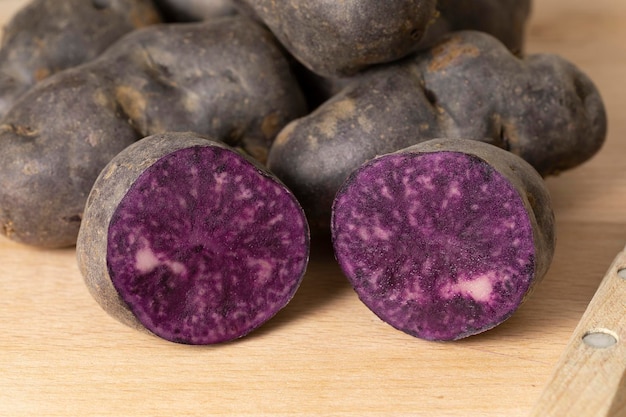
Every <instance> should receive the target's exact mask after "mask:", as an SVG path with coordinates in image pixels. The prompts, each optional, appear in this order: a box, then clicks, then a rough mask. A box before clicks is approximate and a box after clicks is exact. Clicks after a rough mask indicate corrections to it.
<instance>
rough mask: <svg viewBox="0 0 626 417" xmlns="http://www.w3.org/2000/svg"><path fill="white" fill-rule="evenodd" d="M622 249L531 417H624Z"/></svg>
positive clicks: (625, 258)
mask: <svg viewBox="0 0 626 417" xmlns="http://www.w3.org/2000/svg"><path fill="white" fill-rule="evenodd" d="M625 371H626V248H625V249H624V250H622V252H620V253H619V254H618V255H617V256H616V258H615V259H614V260H613V263H612V264H611V267H610V268H609V270H608V271H607V273H606V275H605V276H604V278H603V279H602V282H601V283H600V286H599V287H598V289H597V291H596V293H595V295H594V296H593V298H592V300H591V302H590V303H589V305H588V306H587V309H586V310H585V313H584V314H583V316H582V318H581V320H580V322H579V323H578V325H577V326H576V329H575V331H574V334H573V335H572V337H571V339H570V340H569V342H568V344H567V347H566V349H565V351H564V352H563V354H562V356H561V358H560V359H559V362H558V364H557V366H556V368H555V370H554V372H553V374H552V376H551V377H550V379H549V381H548V383H547V385H546V387H545V388H544V390H543V392H542V393H541V396H540V397H539V400H538V401H537V403H536V404H535V407H534V408H533V410H532V413H531V417H564V416H576V417H618V416H626V376H625Z"/></svg>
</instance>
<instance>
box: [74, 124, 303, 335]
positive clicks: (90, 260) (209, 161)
mask: <svg viewBox="0 0 626 417" xmlns="http://www.w3.org/2000/svg"><path fill="white" fill-rule="evenodd" d="M76 248H77V258H78V264H79V268H80V270H81V273H82V274H83V276H84V278H85V282H86V284H87V286H88V288H89V290H90V292H91V293H92V295H93V296H94V298H95V299H96V300H97V301H98V303H99V304H100V305H101V306H102V307H103V308H104V310H105V311H107V312H108V313H109V314H110V315H111V316H113V317H115V318H116V319H118V320H120V321H121V322H123V323H125V324H128V325H130V326H132V327H134V328H137V329H142V330H147V331H148V332H150V333H153V334H154V335H156V336H159V337H161V338H163V339H165V340H169V341H172V342H177V343H184V344H198V345H206V344H215V343H221V342H226V341H231V340H234V339H237V338H240V337H242V336H244V335H246V334H248V333H249V332H250V331H252V330H254V329H256V328H257V327H259V326H260V325H262V324H263V323H265V322H266V321H267V320H269V319H270V318H271V317H272V316H274V314H276V313H277V312H278V311H279V310H280V309H282V308H283V307H284V306H285V305H286V304H287V303H288V302H289V300H290V299H291V298H292V297H293V295H294V293H295V291H296V290H297V288H298V287H299V285H300V282H301V280H302V277H303V275H304V272H305V270H306V266H307V262H308V255H309V234H308V226H307V223H306V220H305V217H304V212H303V211H302V209H301V208H300V206H299V204H298V202H297V201H296V199H295V197H293V195H292V194H291V193H290V192H289V191H288V190H287V188H286V187H285V186H284V185H283V184H282V183H280V182H279V181H278V180H276V179H275V178H274V177H273V176H272V175H271V174H269V173H268V171H267V170H265V169H264V168H263V167H262V166H261V165H260V164H258V163H256V162H253V160H252V159H250V158H248V157H245V156H244V155H242V154H241V153H239V152H238V151H236V150H234V149H232V148H230V147H228V146H227V145H223V144H220V143H218V142H215V141H211V140H208V139H207V138H205V137H201V136H198V135H196V134H191V133H166V134H160V135H154V136H150V137H148V138H145V139H142V140H140V141H138V142H136V143H135V144H133V145H131V146H129V147H128V148H126V149H125V150H124V151H122V152H121V153H120V154H119V155H117V156H116V157H115V158H114V159H113V160H112V161H111V162H110V163H109V164H108V165H107V167H105V169H104V170H103V171H102V174H101V175H100V176H99V177H98V179H97V180H96V182H95V184H94V187H93V190H92V192H91V194H90V196H89V200H88V202H87V206H86V209H85V217H84V219H83V223H82V225H81V229H80V233H79V237H78V242H77V247H76Z"/></svg>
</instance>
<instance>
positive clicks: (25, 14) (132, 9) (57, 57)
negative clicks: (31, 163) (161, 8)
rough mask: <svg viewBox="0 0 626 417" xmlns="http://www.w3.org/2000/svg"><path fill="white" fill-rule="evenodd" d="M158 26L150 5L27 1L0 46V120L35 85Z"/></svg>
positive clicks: (125, 0) (116, 0)
mask: <svg viewBox="0 0 626 417" xmlns="http://www.w3.org/2000/svg"><path fill="white" fill-rule="evenodd" d="M160 21H161V17H160V15H159V13H158V11H157V9H156V8H155V7H154V5H153V3H152V1H150V0H64V1H59V0H31V1H30V2H29V3H27V4H26V5H25V6H24V7H23V8H22V9H21V10H19V11H18V12H17V14H16V15H15V16H14V17H13V18H12V19H11V20H10V21H9V22H8V23H7V25H6V26H5V28H4V32H3V35H2V45H1V46H0V118H1V117H2V116H3V115H4V114H6V112H7V111H8V109H9V108H10V107H11V106H12V105H13V103H14V102H15V101H16V100H17V98H18V97H20V96H21V95H22V94H24V93H25V92H26V91H28V90H29V89H30V88H31V87H32V86H33V85H35V84H36V83H37V82H39V81H41V80H42V79H44V78H46V77H49V76H50V75H52V74H54V73H57V72H59V71H61V70H64V69H66V68H71V67H75V66H77V65H80V64H82V63H84V62H87V61H90V60H92V59H94V58H95V57H97V56H98V55H100V54H101V53H102V52H103V51H104V50H105V49H106V48H108V47H109V46H111V45H112V44H113V43H114V42H115V41H117V40H118V39H119V38H121V37H122V36H123V35H125V34H127V33H129V32H131V31H133V30H135V29H138V28H141V27H144V26H148V25H152V24H155V23H158V22H160Z"/></svg>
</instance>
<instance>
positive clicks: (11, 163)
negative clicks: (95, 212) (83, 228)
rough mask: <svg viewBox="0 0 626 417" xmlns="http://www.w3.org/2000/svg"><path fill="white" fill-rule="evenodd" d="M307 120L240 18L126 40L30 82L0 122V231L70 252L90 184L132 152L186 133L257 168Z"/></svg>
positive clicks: (274, 51)
mask: <svg viewBox="0 0 626 417" xmlns="http://www.w3.org/2000/svg"><path fill="white" fill-rule="evenodd" d="M251 63H253V64H254V65H251ZM305 112H306V105H305V102H304V98H303V95H302V93H301V92H300V90H299V85H298V83H297V81H296V79H295V77H294V76H293V74H292V72H291V67H290V65H289V62H288V60H287V58H286V57H285V55H284V53H283V50H282V49H281V47H280V45H278V43H277V42H276V40H275V38H274V37H273V36H272V34H271V33H270V32H269V31H268V30H266V29H265V28H263V27H261V26H260V25H259V24H257V23H255V22H253V21H252V20H250V19H247V18H243V17H240V16H234V17H224V18H220V19H215V20H209V21H206V22H202V23H186V24H167V25H165V24H164V25H153V26H150V27H147V28H143V29H140V30H137V31H134V32H133V33H130V34H128V35H126V36H124V37H123V38H122V39H120V40H119V41H118V42H116V43H115V45H113V46H112V47H111V48H110V49H108V50H107V51H106V52H104V53H103V54H102V55H100V56H99V57H98V58H96V59H94V60H92V61H90V62H89V63H86V64H83V65H81V66H79V67H75V68H71V69H67V70H65V71H62V72H59V73H57V74H55V75H53V76H51V77H49V78H47V79H46V80H44V81H42V82H40V83H39V84H37V85H36V86H35V87H33V88H32V89H31V90H29V91H28V92H27V93H26V94H25V95H24V96H23V97H22V99H20V101H19V102H18V103H16V105H15V106H13V107H12V108H11V110H10V111H9V112H8V113H7V115H6V116H5V117H4V119H2V121H1V123H0V141H2V143H3V147H4V152H3V153H2V154H1V155H0V232H1V233H3V234H4V235H6V236H8V237H9V238H11V239H13V240H15V241H18V242H22V243H26V244H29V245H34V246H41V247H63V246H71V245H74V244H75V243H76V235H77V234H78V229H79V226H80V222H81V218H82V212H83V208H84V205H85V201H86V199H87V195H88V194H89V191H90V189H91V186H92V185H93V181H94V180H95V179H96V177H97V175H98V174H99V173H100V171H101V170H102V168H103V167H104V165H105V164H106V163H107V162H108V161H109V160H110V159H111V158H112V157H113V156H115V155H116V154H117V153H118V152H120V151H121V150H122V149H124V148H125V147H126V146H128V145H130V144H131V143H133V142H134V141H136V140H138V139H140V138H142V137H145V136H149V135H152V134H155V133H159V132H166V131H195V132H198V133H203V134H207V135H210V136H211V137H215V138H217V139H218V140H222V141H224V142H226V143H228V144H230V145H232V146H235V147H239V148H242V149H245V150H246V152H248V153H249V154H251V155H252V156H254V157H256V158H258V159H259V160H264V159H265V158H266V155H267V152H268V149H269V146H270V144H271V143H272V141H273V140H274V137H275V135H276V134H277V133H278V131H279V130H280V129H281V128H282V127H283V126H284V125H285V124H286V123H287V122H288V121H290V120H292V119H294V118H296V117H299V116H302V115H304V114H305ZM24 190H28V192H24Z"/></svg>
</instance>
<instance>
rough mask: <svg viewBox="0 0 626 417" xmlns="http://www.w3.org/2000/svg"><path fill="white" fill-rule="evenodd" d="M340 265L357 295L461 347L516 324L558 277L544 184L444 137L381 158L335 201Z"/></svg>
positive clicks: (529, 171) (397, 321) (512, 158)
mask: <svg viewBox="0 0 626 417" xmlns="http://www.w3.org/2000/svg"><path fill="white" fill-rule="evenodd" d="M332 239H333V247H334V249H335V256H336V258H337V260H338V262H339V264H340V265H341V268H342V270H343V272H344V273H345V275H346V277H347V278H348V279H349V281H350V282H351V284H352V286H353V288H354V289H355V291H356V293H357V294H358V296H359V298H360V299H361V300H362V301H363V303H364V304H365V305H367V307H369V308H370V309H371V310H372V311H373V312H374V313H375V314H376V315H377V316H378V317H380V318H381V319H382V320H383V321H385V322H386V323H388V324H390V325H391V326H393V327H395V328H397V329H399V330H402V331H404V332H406V333H408V334H410V335H413V336H415V337H419V338H422V339H427V340H456V339H461V338H464V337H468V336H471V335H475V334H478V333H481V332H484V331H486V330H488V329H491V328H493V327H495V326H497V325H499V324H500V323H502V322H503V321H505V320H506V319H507V318H509V317H510V316H511V315H512V314H513V313H514V312H515V311H516V310H517V309H518V307H519V306H520V305H521V304H522V303H523V302H524V300H526V299H527V297H528V295H529V294H530V293H531V291H532V290H533V289H534V288H535V286H536V285H537V283H538V282H539V281H540V280H541V279H542V277H543V276H544V275H545V274H546V272H547V271H548V268H549V266H550V263H551V261H552V256H553V253H554V246H555V232H554V214H553V211H552V208H551V204H550V195H549V193H548V191H547V188H546V186H545V184H544V182H543V179H542V177H541V176H540V175H539V174H538V173H537V172H536V171H535V169H534V168H532V166H531V165H529V164H528V163H526V162H525V161H524V160H523V159H521V158H520V157H518V156H516V155H514V154H511V153H510V152H507V151H505V150H502V149H500V148H497V147H495V146H493V145H490V144H486V143H483V142H477V141H470V140H465V141H464V140H443V139H435V140H431V141H427V142H423V143H422V144H419V145H415V146H412V147H409V148H406V149H404V150H401V151H398V152H394V153H391V154H386V155H383V156H379V157H377V158H374V159H372V160H370V161H368V162H367V163H365V164H363V165H362V166H361V167H359V168H358V169H357V170H355V171H354V172H353V173H352V174H351V175H350V176H349V178H348V179H347V180H346V182H345V183H344V185H343V186H342V187H341V189H340V190H339V192H338V193H337V197H336V199H335V201H334V204H333V213H332Z"/></svg>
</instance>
